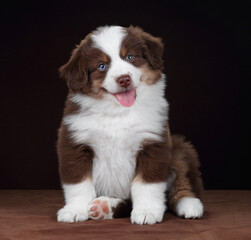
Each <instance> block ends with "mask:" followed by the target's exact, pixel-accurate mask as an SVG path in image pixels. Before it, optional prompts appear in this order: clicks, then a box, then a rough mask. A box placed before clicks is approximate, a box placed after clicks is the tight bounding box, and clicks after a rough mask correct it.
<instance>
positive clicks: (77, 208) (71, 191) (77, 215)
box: [57, 179, 96, 222]
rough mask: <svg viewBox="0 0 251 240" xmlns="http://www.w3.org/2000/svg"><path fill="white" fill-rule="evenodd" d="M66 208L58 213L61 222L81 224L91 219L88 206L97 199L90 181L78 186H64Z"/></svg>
mask: <svg viewBox="0 0 251 240" xmlns="http://www.w3.org/2000/svg"><path fill="white" fill-rule="evenodd" d="M63 189H64V196H65V206H64V207H63V208H61V209H60V210H59V211H58V213H57V219H58V221H59V222H81V221H85V220H87V219H88V218H89V216H88V204H89V203H90V202H91V201H92V200H93V199H94V198H95V197H96V194H95V189H94V186H93V184H92V182H91V180H90V179H87V180H84V181H83V182H81V183H78V184H63Z"/></svg>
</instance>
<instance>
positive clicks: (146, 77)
mask: <svg viewBox="0 0 251 240" xmlns="http://www.w3.org/2000/svg"><path fill="white" fill-rule="evenodd" d="M140 69H141V71H142V73H143V74H142V76H141V79H140V80H141V81H143V82H145V83H146V84H147V85H153V84H155V83H156V82H157V81H158V80H159V79H160V77H161V72H160V71H159V70H152V69H150V68H149V67H148V66H147V65H143V66H141V67H140Z"/></svg>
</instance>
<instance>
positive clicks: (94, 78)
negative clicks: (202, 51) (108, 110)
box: [59, 26, 163, 107]
mask: <svg viewBox="0 0 251 240" xmlns="http://www.w3.org/2000/svg"><path fill="white" fill-rule="evenodd" d="M162 54H163V44H162V42H161V40H160V39H159V38H155V37H153V36H151V35H150V34H148V33H145V32H143V31H142V30H141V29H140V28H135V27H129V28H122V27H117V26H113V27H101V28H98V29H97V30H96V31H94V32H92V33H91V34H89V35H88V36H87V37H86V38H85V39H84V40H82V42H81V43H80V45H79V46H77V48H76V49H75V50H74V51H73V53H72V56H71V58H70V60H69V62H68V63H67V64H65V65H64V66H62V67H61V68H60V70H59V71H60V75H61V77H63V78H65V79H66V81H67V84H68V87H69V89H70V91H72V92H81V93H84V94H88V95H90V96H92V97H95V98H102V97H103V96H104V95H105V94H110V95H112V96H113V97H114V98H116V99H117V101H118V103H120V104H121V105H123V106H124V107H130V106H132V105H133V103H134V101H135V98H136V95H137V91H136V90H137V87H138V86H139V84H140V82H141V81H144V82H145V83H146V84H148V85H151V84H154V83H155V82H156V81H157V80H158V79H159V78H160V75H161V70H162V68H163V63H162Z"/></svg>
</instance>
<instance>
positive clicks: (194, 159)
mask: <svg viewBox="0 0 251 240" xmlns="http://www.w3.org/2000/svg"><path fill="white" fill-rule="evenodd" d="M172 165H173V167H172V171H173V172H174V175H175V179H174V181H173V183H172V186H171V187H170V189H169V194H168V203H169V207H170V209H171V210H172V211H173V212H175V213H176V214H177V215H178V216H179V217H184V218H200V217H201V216H202V215H203V204H202V202H201V200H200V199H199V195H200V192H201V190H202V180H201V178H200V172H199V170H198V167H199V161H198V156H197V153H196V151H195V149H194V147H193V145H192V144H191V143H189V142H185V141H184V138H183V137H178V136H174V137H173V164H172Z"/></svg>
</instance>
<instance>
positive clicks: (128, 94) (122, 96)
mask: <svg viewBox="0 0 251 240" xmlns="http://www.w3.org/2000/svg"><path fill="white" fill-rule="evenodd" d="M115 96H116V98H117V100H118V101H119V102H120V104H121V105H123V106H124V107H131V106H132V105H133V104H134V101H135V98H136V91H135V89H132V90H129V91H125V92H121V93H115Z"/></svg>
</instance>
